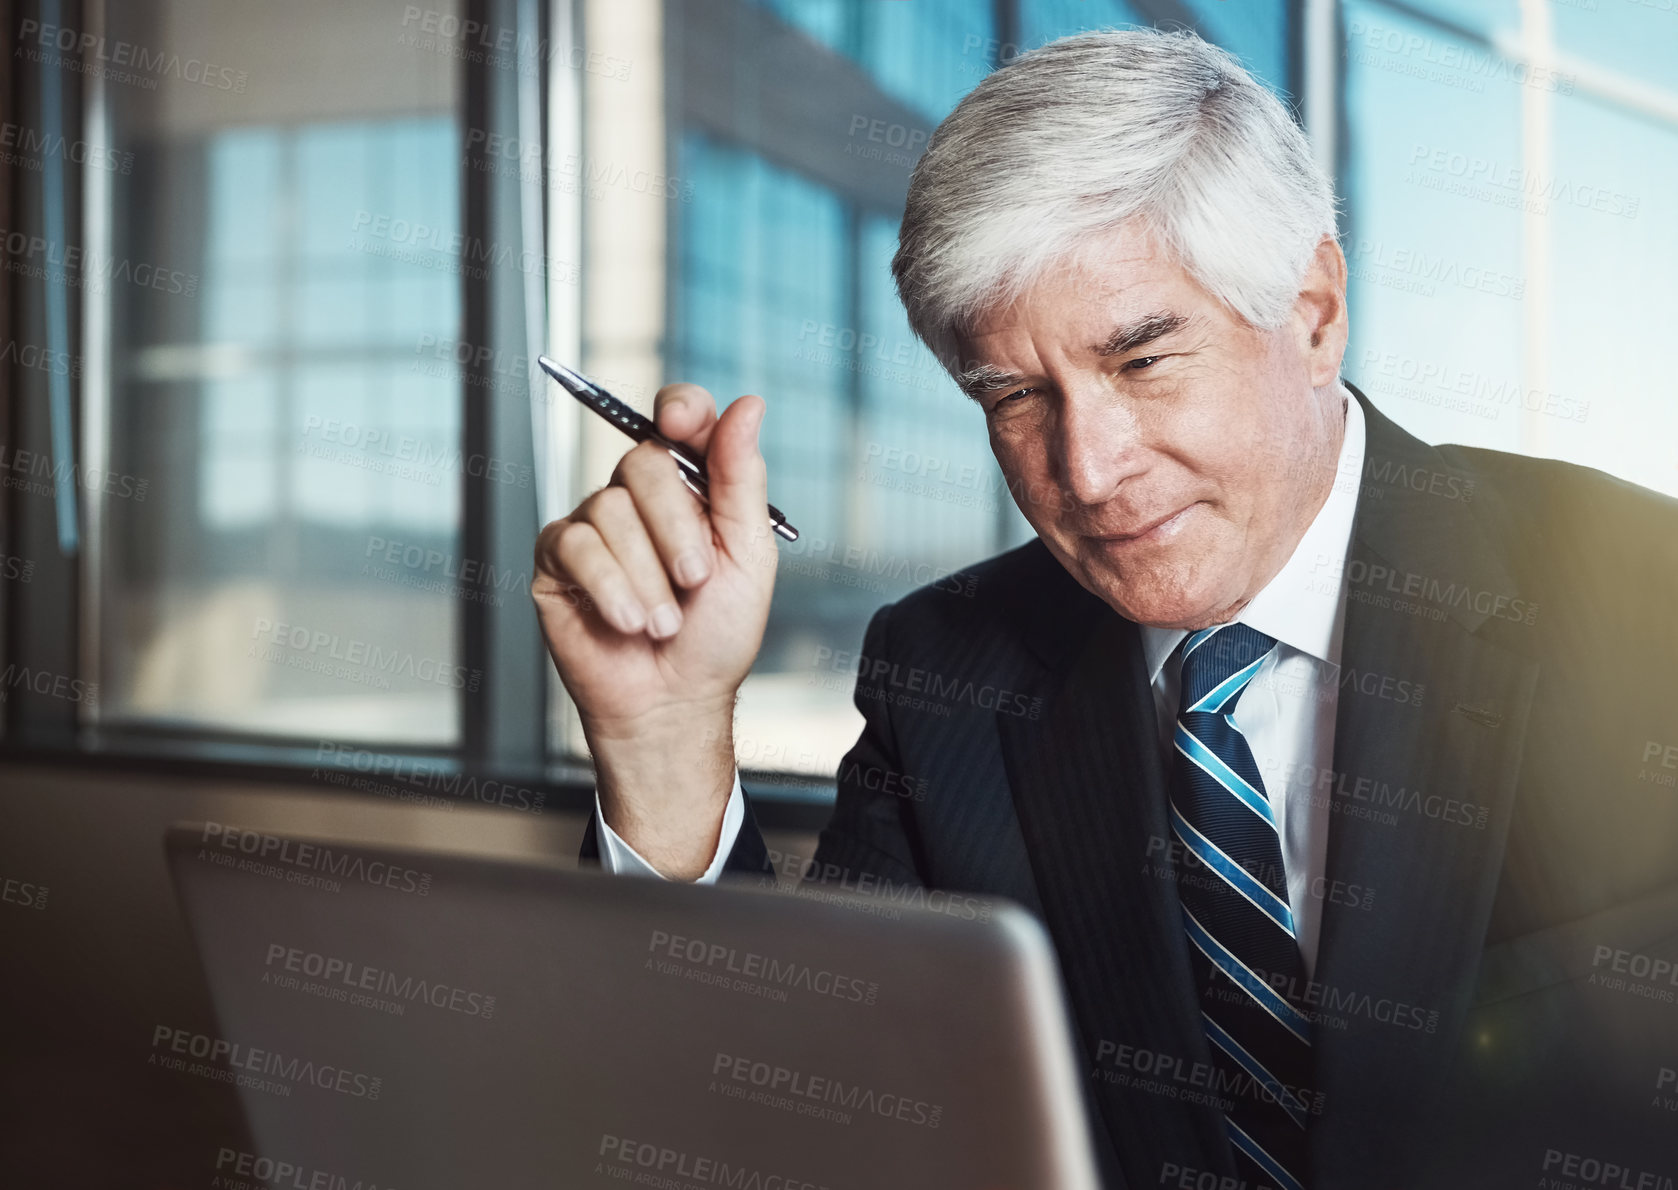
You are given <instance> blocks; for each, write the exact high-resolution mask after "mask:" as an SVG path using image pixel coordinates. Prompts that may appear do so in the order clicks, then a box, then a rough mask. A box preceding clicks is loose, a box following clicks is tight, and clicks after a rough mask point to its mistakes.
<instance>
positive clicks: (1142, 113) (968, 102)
mask: <svg viewBox="0 0 1678 1190" xmlns="http://www.w3.org/2000/svg"><path fill="white" fill-rule="evenodd" d="M1130 220H1136V221H1138V222H1137V225H1138V226H1140V227H1141V228H1143V229H1144V230H1145V231H1146V232H1148V233H1150V234H1151V236H1152V237H1153V242H1154V243H1155V244H1157V245H1158V246H1159V247H1160V248H1162V249H1163V250H1165V251H1167V252H1169V253H1170V254H1171V255H1172V258H1173V259H1174V260H1175V261H1176V262H1177V263H1179V264H1180V265H1181V266H1182V267H1183V268H1184V269H1185V270H1186V271H1187V272H1188V274H1189V275H1190V276H1191V277H1193V278H1194V279H1195V280H1196V281H1198V282H1199V283H1200V284H1201V285H1202V286H1203V287H1205V289H1206V290H1207V291H1208V292H1210V293H1211V294H1212V295H1213V296H1215V297H1216V298H1218V299H1219V300H1220V301H1222V302H1223V303H1224V304H1225V305H1226V306H1228V307H1229V308H1230V309H1231V310H1232V311H1233V312H1234V313H1235V314H1237V315H1238V316H1239V317H1241V318H1242V319H1244V320H1245V321H1246V322H1248V323H1249V324H1251V325H1252V326H1254V327H1257V328H1260V329H1264V330H1275V329H1277V328H1278V327H1280V326H1281V325H1282V323H1283V322H1284V321H1285V319H1286V318H1287V315H1288V312H1289V311H1290V310H1291V309H1292V307H1293V303H1294V299H1295V298H1296V297H1297V296H1298V292H1299V285H1300V283H1301V282H1302V281H1303V279H1304V276H1305V272H1306V269H1307V268H1308V267H1309V265H1310V262H1311V257H1312V254H1313V253H1314V252H1315V250H1316V247H1317V245H1318V243H1320V242H1321V240H1322V238H1323V237H1324V236H1336V235H1337V230H1336V225H1335V198H1334V188H1333V186H1332V184H1331V183H1330V182H1329V180H1328V178H1327V177H1326V176H1325V175H1324V173H1323V171H1322V169H1321V168H1320V167H1319V166H1318V165H1317V163H1316V160H1315V158H1313V156H1312V154H1311V148H1310V145H1309V143H1308V142H1307V141H1306V139H1305V135H1304V134H1303V133H1302V132H1301V131H1300V129H1299V127H1298V125H1296V124H1295V123H1294V121H1293V119H1292V117H1291V116H1290V115H1289V114H1288V111H1287V109H1286V108H1285V107H1284V106H1283V104H1282V102H1281V100H1279V99H1278V98H1277V97H1276V96H1275V95H1273V94H1272V93H1271V92H1270V91H1269V90H1268V89H1267V88H1266V87H1265V86H1264V85H1263V84H1262V83H1260V82H1258V80H1256V79H1255V78H1253V76H1252V75H1251V74H1249V73H1248V72H1247V71H1246V69H1245V68H1243V67H1242V66H1241V64H1240V63H1239V62H1237V61H1236V60H1235V58H1234V57H1232V56H1231V55H1230V54H1229V53H1228V52H1226V51H1224V50H1222V49H1220V48H1218V47H1217V46H1214V45H1211V44H1209V43H1207V42H1206V41H1203V40H1202V39H1201V38H1199V37H1197V36H1196V35H1195V34H1193V33H1190V32H1187V31H1182V32H1162V31H1159V30H1155V29H1123V30H1118V29H1113V30H1101V31H1096V32H1090V33H1080V34H1078V35H1076V36H1073V37H1066V38H1062V39H1061V40H1059V41H1053V42H1050V43H1049V44H1047V45H1045V46H1042V47H1041V48H1039V49H1035V50H1032V51H1030V52H1028V53H1025V54H1022V55H1020V56H1019V57H1018V58H1016V59H1015V60H1014V61H1012V62H1010V63H1009V64H1008V65H1006V66H1004V67H1002V68H1001V69H999V70H996V71H993V72H992V73H991V74H990V75H989V76H988V77H986V78H985V80H984V81H983V82H981V83H980V84H979V85H978V86H977V87H975V88H974V89H973V91H972V92H971V93H970V94H969V95H968V96H967V97H966V98H965V99H963V100H962V101H961V102H960V103H959V104H958V105H957V106H956V109H955V110H954V111H953V112H951V113H950V114H949V116H948V117H946V118H945V120H944V122H943V123H942V124H940V125H939V126H938V129H937V131H936V132H935V133H933V135H932V138H931V140H930V141H929V142H928V144H927V149H926V152H925V154H923V155H922V157H921V159H920V162H919V163H918V164H917V165H916V166H915V172H914V174H913V176H912V177H911V178H910V181H909V195H908V201H907V203H906V204H905V207H904V212H903V225H902V228H901V229H900V231H899V234H898V248H897V254H896V255H895V256H894V257H893V259H892V275H893V277H894V278H895V279H896V281H897V292H898V296H899V297H900V298H901V299H902V301H903V306H904V308H905V310H907V311H908V314H909V324H910V326H911V327H912V328H913V329H914V331H915V334H916V335H918V336H919V337H920V338H921V340H922V341H923V342H925V343H926V345H927V346H928V347H929V348H930V349H931V350H932V353H933V354H934V355H935V356H936V357H937V358H938V359H939V360H940V361H941V362H943V364H944V366H945V367H946V368H948V369H949V370H950V372H951V373H952V374H957V373H958V371H959V368H958V362H959V361H958V360H957V358H956V356H957V351H956V336H957V334H959V333H961V332H962V331H963V330H965V329H966V328H968V327H969V326H971V324H972V322H973V320H974V319H975V318H977V317H978V316H979V315H981V314H982V313H984V312H985V311H986V310H988V309H991V308H993V307H995V306H997V305H1005V304H1006V303H1008V302H1009V301H1012V300H1013V299H1015V298H1017V297H1018V296H1019V295H1020V294H1021V293H1023V292H1024V291H1025V290H1026V289H1027V288H1029V287H1030V285H1031V284H1032V283H1033V282H1034V281H1035V280H1036V279H1037V278H1039V277H1040V276H1042V275H1043V273H1044V272H1045V271H1046V270H1048V269H1049V268H1051V267H1054V266H1056V265H1060V264H1064V263H1066V262H1067V261H1069V260H1072V259H1074V258H1076V257H1077V256H1078V255H1079V254H1080V252H1081V250H1082V249H1083V248H1084V247H1086V246H1087V245H1088V243H1089V241H1090V239H1091V237H1092V236H1093V235H1096V234H1098V233H1101V232H1104V231H1107V230H1109V229H1114V228H1117V227H1118V226H1119V225H1121V224H1124V223H1126V222H1128V221H1130Z"/></svg>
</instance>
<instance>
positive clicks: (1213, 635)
mask: <svg viewBox="0 0 1678 1190" xmlns="http://www.w3.org/2000/svg"><path fill="white" fill-rule="evenodd" d="M1275 647H1276V641H1275V639H1274V638H1272V637H1268V636H1266V635H1265V634H1264V633H1262V632H1258V631H1255V630H1254V629H1252V628H1249V627H1247V626H1246V625H1245V624H1226V625H1224V626H1222V627H1218V628H1206V629H1202V630H1201V631H1199V632H1193V633H1190V634H1189V636H1188V637H1187V638H1186V639H1185V640H1184V641H1183V646H1182V648H1183V679H1182V705H1181V709H1180V710H1179V711H1178V713H1177V725H1176V730H1175V732H1174V734H1173V744H1174V747H1173V751H1172V787H1171V789H1172V792H1171V829H1172V831H1173V833H1175V834H1176V836H1177V839H1178V842H1180V843H1181V844H1182V846H1183V847H1184V849H1185V851H1186V852H1187V854H1185V856H1184V857H1183V858H1184V862H1183V864H1182V865H1180V867H1179V871H1178V881H1177V886H1178V895H1179V898H1180V900H1181V901H1182V906H1183V925H1184V928H1185V929H1187V930H1188V935H1189V941H1190V943H1191V944H1192V945H1191V946H1190V948H1189V953H1190V956H1191V958H1192V959H1193V961H1194V968H1195V978H1196V980H1197V982H1198V984H1199V988H1200V1008H1201V1019H1202V1022H1203V1023H1204V1024H1205V1026H1206V1035H1207V1037H1208V1039H1209V1040H1210V1041H1211V1043H1212V1058H1213V1064H1214V1066H1215V1067H1216V1069H1217V1071H1218V1074H1219V1080H1218V1088H1219V1090H1220V1092H1221V1093H1220V1095H1219V1098H1220V1099H1221V1100H1223V1101H1224V1102H1225V1103H1227V1104H1231V1105H1232V1106H1230V1107H1229V1108H1228V1110H1226V1111H1225V1113H1224V1125H1225V1129H1226V1131H1227V1132H1228V1134H1229V1139H1230V1143H1231V1144H1232V1145H1233V1146H1234V1148H1235V1151H1236V1152H1237V1153H1238V1154H1239V1155H1240V1156H1239V1158H1238V1160H1240V1161H1241V1163H1242V1164H1243V1167H1244V1169H1245V1170H1246V1172H1247V1174H1248V1176H1249V1178H1252V1179H1256V1181H1257V1184H1263V1185H1275V1186H1279V1187H1282V1188H1283V1190H1303V1187H1304V1184H1305V1183H1304V1174H1305V1124H1306V1117H1307V1115H1308V1114H1309V1109H1308V1106H1307V1104H1308V1103H1309V1101H1310V1092H1309V1090H1308V1087H1309V1083H1310V1075H1311V1066H1312V1061H1311V1034H1312V1029H1311V1022H1310V1020H1309V1019H1308V1018H1307V1016H1306V1015H1305V1013H1304V1012H1303V1011H1302V1008H1303V1005H1302V1004H1301V1002H1300V999H1299V997H1300V995H1301V993H1302V991H1303V987H1304V964H1303V962H1302V961H1301V959H1300V955H1299V944H1298V942H1297V941H1296V940H1295V938H1294V922H1293V913H1292V912H1291V911H1290V910H1289V908H1288V886H1287V881H1286V879H1285V878H1284V876H1283V872H1282V844H1281V835H1280V830H1281V824H1280V822H1279V820H1278V817H1277V814H1276V812H1275V811H1274V810H1273V809H1272V807H1271V804H1270V799H1269V797H1268V796H1267V795H1266V794H1265V791H1264V782H1263V781H1262V780H1261V779H1260V777H1259V772H1258V766H1257V765H1256V764H1254V762H1253V752H1252V749H1251V748H1249V747H1248V746H1247V740H1246V737H1245V736H1243V735H1242V734H1241V729H1240V728H1238V727H1236V726H1235V719H1234V714H1235V704H1236V703H1237V702H1238V701H1239V700H1240V698H1241V692H1242V691H1243V690H1245V689H1246V688H1247V683H1248V682H1250V681H1252V678H1253V675H1254V674H1255V673H1257V672H1258V668H1259V666H1260V664H1261V663H1262V662H1263V661H1264V659H1265V657H1267V656H1269V654H1270V652H1271V650H1272V649H1274V648H1275ZM1191 857H1192V858H1191ZM1196 861H1198V862H1196Z"/></svg>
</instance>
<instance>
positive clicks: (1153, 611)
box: [1084, 572, 1222, 628]
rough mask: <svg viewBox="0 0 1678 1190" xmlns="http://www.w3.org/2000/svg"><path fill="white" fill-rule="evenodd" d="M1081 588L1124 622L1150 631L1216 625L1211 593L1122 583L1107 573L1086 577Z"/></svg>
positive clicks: (1217, 606)
mask: <svg viewBox="0 0 1678 1190" xmlns="http://www.w3.org/2000/svg"><path fill="white" fill-rule="evenodd" d="M1084 585H1085V587H1086V588H1087V589H1088V590H1090V591H1091V592H1092V593H1094V594H1095V595H1098V596H1100V598H1101V600H1102V601H1103V602H1104V603H1106V604H1107V606H1108V607H1110V608H1112V609H1113V610H1114V611H1116V612H1118V613H1119V614H1120V615H1121V616H1123V617H1124V618H1125V619H1127V620H1130V621H1133V622H1134V623H1137V624H1143V625H1147V626H1148V627H1152V628H1202V627H1206V626H1208V625H1211V624H1216V623H1218V622H1219V620H1218V613H1219V611H1220V610H1221V606H1222V605H1221V604H1220V603H1219V601H1218V598H1217V596H1216V594H1215V593H1213V592H1208V591H1200V590H1191V589H1186V588H1183V587H1177V586H1172V585H1171V584H1169V583H1165V584H1155V583H1149V584H1147V585H1142V584H1138V583H1135V582H1125V581H1123V580H1121V579H1119V578H1118V577H1117V576H1115V575H1113V574H1111V573H1102V572H1097V573H1095V574H1093V575H1090V576H1088V579H1087V580H1086V582H1085V584H1084Z"/></svg>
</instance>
